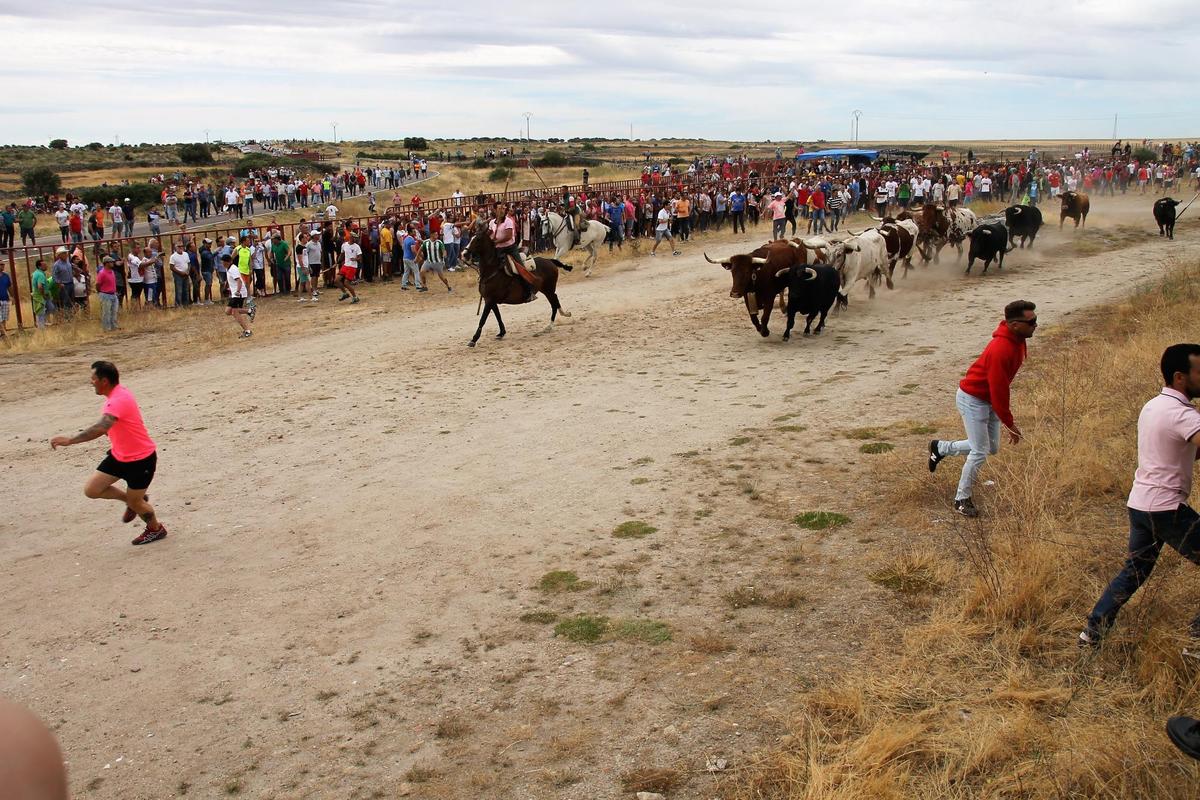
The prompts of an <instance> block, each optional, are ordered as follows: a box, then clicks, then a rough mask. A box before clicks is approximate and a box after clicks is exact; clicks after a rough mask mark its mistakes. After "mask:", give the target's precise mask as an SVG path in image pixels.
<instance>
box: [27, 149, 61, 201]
mask: <svg viewBox="0 0 1200 800" xmlns="http://www.w3.org/2000/svg"><path fill="white" fill-rule="evenodd" d="M64 142H65V140H64ZM64 146H65V145H64ZM21 184H22V185H23V186H24V188H25V194H28V195H30V196H37V195H43V194H58V193H59V192H61V191H62V178H60V177H58V173H57V172H55V171H54V170H52V169H50V168H49V167H34V168H33V169H31V170H29V171H28V172H26V173H25V174H24V175H22V176H21Z"/></svg>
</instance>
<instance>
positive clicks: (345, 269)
mask: <svg viewBox="0 0 1200 800" xmlns="http://www.w3.org/2000/svg"><path fill="white" fill-rule="evenodd" d="M330 207H331V208H332V206H330ZM361 257H362V248H361V247H359V246H358V242H355V241H349V242H344V243H343V244H342V253H341V262H342V266H341V269H339V270H338V288H339V289H341V290H342V296H341V297H339V298H338V302H339V303H340V302H341V301H343V300H345V299H346V298H347V297H353V298H354V299H353V300H351V301H350V305H354V304H355V303H357V302H358V292H356V291H354V285H353V284H354V279H355V278H357V277H358V259H359V258H361Z"/></svg>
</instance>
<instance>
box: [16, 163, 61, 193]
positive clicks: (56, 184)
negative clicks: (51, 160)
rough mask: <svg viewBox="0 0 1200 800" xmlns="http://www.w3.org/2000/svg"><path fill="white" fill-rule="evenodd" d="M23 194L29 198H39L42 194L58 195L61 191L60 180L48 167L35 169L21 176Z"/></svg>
mask: <svg viewBox="0 0 1200 800" xmlns="http://www.w3.org/2000/svg"><path fill="white" fill-rule="evenodd" d="M21 183H22V184H23V185H24V187H25V194H27V195H29V196H30V197H40V196H42V195H44V194H58V193H59V192H61V191H62V178H60V177H58V173H57V172H55V171H54V170H52V169H50V168H49V167H35V168H33V169H31V170H29V171H28V172H26V173H25V174H24V175H22V176H21Z"/></svg>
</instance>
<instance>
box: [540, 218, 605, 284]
mask: <svg viewBox="0 0 1200 800" xmlns="http://www.w3.org/2000/svg"><path fill="white" fill-rule="evenodd" d="M546 216H547V217H548V218H549V219H550V239H551V240H552V241H553V242H554V257H555V258H556V259H560V260H561V259H563V258H566V257H567V253H569V252H571V249H572V247H578V248H579V249H580V250H587V251H588V257H587V258H586V259H585V260H584V262H583V277H585V278H589V277H591V275H592V267H594V266H596V255H597V254H598V253H599V252H600V245H602V244H604V240H605V239H607V238H608V226H607V225H605V224H604V223H603V222H601V221H600V220H598V219H592V220H588V226H587V230H586V231H583V232H582V233H580V234H579V244H575V231H573V230H571V229H570V228H568V227H567V220H566V218H565V217H563V216H560V215H559V214H556V213H554V212H553V211H547V212H546Z"/></svg>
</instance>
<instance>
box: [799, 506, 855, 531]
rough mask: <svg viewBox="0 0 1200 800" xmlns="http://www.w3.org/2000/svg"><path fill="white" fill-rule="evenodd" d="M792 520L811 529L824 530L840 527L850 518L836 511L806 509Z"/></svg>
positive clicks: (802, 526)
mask: <svg viewBox="0 0 1200 800" xmlns="http://www.w3.org/2000/svg"><path fill="white" fill-rule="evenodd" d="M792 522H793V523H794V524H796V525H799V526H800V527H801V528H805V529H807V530H810V531H823V530H826V529H828V528H840V527H841V526H842V525H845V524H846V523H848V522H850V518H849V517H847V516H846V515H845V514H839V513H837V512H836V511H805V512H804V513H803V514H797V515H796V516H794V517H792Z"/></svg>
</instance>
